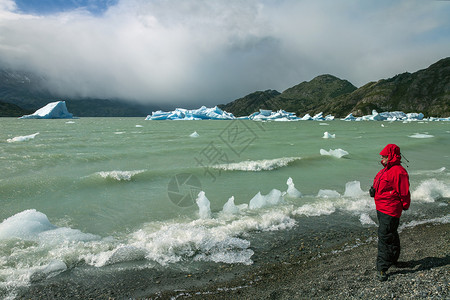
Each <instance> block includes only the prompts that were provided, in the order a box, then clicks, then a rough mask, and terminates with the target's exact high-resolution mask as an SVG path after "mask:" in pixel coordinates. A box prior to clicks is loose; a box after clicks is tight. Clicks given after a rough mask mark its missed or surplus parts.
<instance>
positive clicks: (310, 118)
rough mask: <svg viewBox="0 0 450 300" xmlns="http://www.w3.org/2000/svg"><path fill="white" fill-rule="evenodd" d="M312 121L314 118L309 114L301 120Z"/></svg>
mask: <svg viewBox="0 0 450 300" xmlns="http://www.w3.org/2000/svg"><path fill="white" fill-rule="evenodd" d="M312 119H313V118H312V117H311V116H310V115H309V114H306V115H304V116H303V118H301V120H302V121H309V120H312Z"/></svg>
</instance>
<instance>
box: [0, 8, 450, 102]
mask: <svg viewBox="0 0 450 300" xmlns="http://www.w3.org/2000/svg"><path fill="white" fill-rule="evenodd" d="M449 4H450V3H448V2H446V1H434V2H430V1H427V2H424V1H419V0H418V1H394V2H392V1H377V2H375V3H369V2H361V1H331V0H330V1H296V0H283V1H272V0H248V1H243V0H242V1H239V0H228V1H224V0H220V1H219V0H208V1H207V0H203V1H200V0H183V1H175V0H172V1H145V0H122V1H119V2H117V3H115V4H114V5H113V6H110V7H109V8H108V9H106V10H105V11H104V13H103V14H101V15H98V14H96V15H93V14H91V13H90V12H89V11H88V10H86V9H83V8H80V9H76V10H72V11H65V12H61V13H55V14H51V15H45V16H39V15H27V14H23V13H19V12H18V9H17V6H16V4H15V3H14V2H13V1H11V0H0V65H2V66H3V67H9V68H16V69H26V70H31V71H34V72H38V73H39V74H41V75H43V76H45V77H46V78H47V79H48V82H49V88H51V89H52V90H54V91H55V92H57V93H59V94H61V95H67V96H90V97H100V98H122V99H130V100H137V101H141V102H153V103H173V104H174V105H180V106H189V105H191V106H195V105H200V104H205V105H213V104H218V103H224V102H229V101H232V100H234V99H236V98H239V97H241V96H244V95H246V94H248V93H251V92H253V91H256V90H265V89H277V90H279V91H283V90H284V89H286V88H288V87H290V86H293V85H295V84H298V83H300V82H302V81H309V80H311V79H312V78H314V77H315V76H317V75H321V74H325V73H329V74H333V75H336V76H338V77H340V78H342V79H347V80H349V81H350V82H352V83H353V84H355V85H357V86H359V85H362V84H365V83H367V82H368V81H372V80H378V79H380V78H387V77H391V76H394V75H395V74H398V73H402V72H404V71H409V72H414V71H417V70H418V69H421V68H426V67H428V65H430V64H431V63H433V62H435V61H437V60H438V59H440V58H443V57H445V56H447V55H448V49H450V38H449V37H450V33H449V24H450V21H449V20H448V15H449V12H450V5H449Z"/></svg>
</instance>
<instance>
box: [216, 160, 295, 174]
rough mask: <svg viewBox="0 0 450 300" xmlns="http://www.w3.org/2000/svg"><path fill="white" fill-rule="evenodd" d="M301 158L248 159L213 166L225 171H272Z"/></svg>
mask: <svg viewBox="0 0 450 300" xmlns="http://www.w3.org/2000/svg"><path fill="white" fill-rule="evenodd" d="M300 159H301V157H282V158H275V159H263V160H248V161H242V162H238V163H230V164H219V165H214V166H213V168H215V169H221V170H225V171H247V172H259V171H271V170H275V169H278V168H282V167H285V166H287V165H289V164H290V163H292V162H294V161H296V160H300Z"/></svg>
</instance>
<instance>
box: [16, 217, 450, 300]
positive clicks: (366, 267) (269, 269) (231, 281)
mask: <svg viewBox="0 0 450 300" xmlns="http://www.w3.org/2000/svg"><path fill="white" fill-rule="evenodd" d="M449 229H450V224H423V225H419V226H416V227H413V228H407V229H404V230H403V231H402V232H401V233H400V239H401V244H402V253H401V255H400V260H401V261H402V265H401V266H399V267H392V268H391V269H390V270H389V271H388V274H389V279H388V281H386V282H380V281H378V279H376V271H375V256H376V252H377V249H376V248H377V247H376V236H375V231H376V230H374V228H370V229H365V230H364V231H358V232H353V233H352V232H348V233H346V235H347V238H345V239H337V240H345V242H342V243H341V244H337V243H334V244H333V243H328V244H327V243H325V242H324V241H326V240H329V236H316V237H314V236H312V237H311V239H309V240H305V241H302V240H301V239H297V238H296V232H295V230H293V231H291V237H290V238H289V237H288V241H287V242H286V236H284V237H283V238H280V239H279V242H278V243H279V245H277V246H276V247H277V248H276V249H275V250H274V251H273V250H272V251H269V252H261V251H260V252H258V251H255V255H254V261H255V262H254V264H253V265H250V266H243V265H227V264H215V263H211V265H210V268H209V267H208V268H206V269H205V266H203V267H202V268H198V269H195V268H194V269H193V268H192V267H190V268H180V269H178V270H172V271H170V272H167V270H155V269H144V270H129V269H128V270H127V269H125V270H123V271H121V272H117V271H115V272H110V273H108V272H105V270H101V271H98V272H92V270H90V271H89V272H83V271H82V270H78V268H76V269H75V270H74V271H71V273H70V274H66V275H65V274H60V275H59V276H56V277H55V278H49V279H46V280H43V281H40V282H35V283H33V284H32V285H31V286H30V287H28V288H26V289H23V290H20V291H18V292H17V294H16V298H17V299H449V298H450V291H449V265H450V257H449V249H450V247H449V245H450V243H449V241H450V240H449V232H450V230H449ZM336 232H338V230H337V231H336ZM336 235H337V233H333V236H334V237H335V238H336ZM325 244H327V246H323V245H325ZM252 258H253V257H252ZM87 274H89V275H87Z"/></svg>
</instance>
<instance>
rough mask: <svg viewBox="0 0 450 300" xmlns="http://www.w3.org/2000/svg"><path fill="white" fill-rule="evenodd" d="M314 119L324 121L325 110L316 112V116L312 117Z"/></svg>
mask: <svg viewBox="0 0 450 300" xmlns="http://www.w3.org/2000/svg"><path fill="white" fill-rule="evenodd" d="M312 119H313V120H314V121H324V120H325V118H324V117H323V112H320V113H318V114H316V115H315V116H314V117H312Z"/></svg>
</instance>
